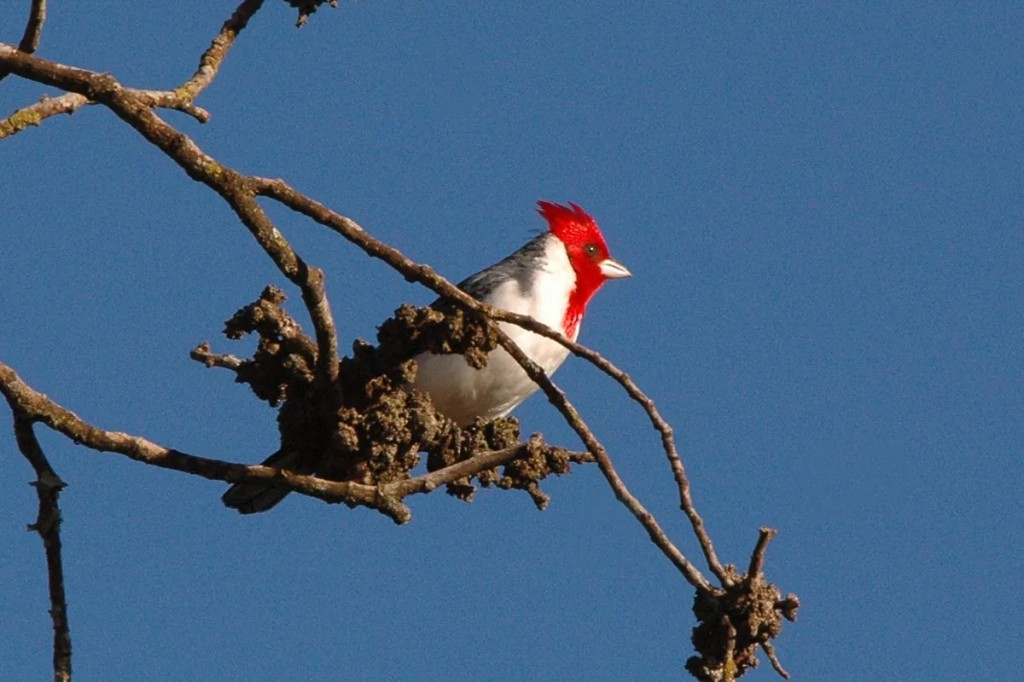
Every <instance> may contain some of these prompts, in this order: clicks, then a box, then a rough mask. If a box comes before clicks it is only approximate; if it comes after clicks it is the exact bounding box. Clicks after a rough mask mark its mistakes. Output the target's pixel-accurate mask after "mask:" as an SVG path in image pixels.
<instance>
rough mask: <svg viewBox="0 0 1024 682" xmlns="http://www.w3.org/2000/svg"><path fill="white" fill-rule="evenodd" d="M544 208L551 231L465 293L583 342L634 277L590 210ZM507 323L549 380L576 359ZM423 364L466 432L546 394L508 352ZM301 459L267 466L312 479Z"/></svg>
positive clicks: (468, 284) (248, 499)
mask: <svg viewBox="0 0 1024 682" xmlns="http://www.w3.org/2000/svg"><path fill="white" fill-rule="evenodd" d="M537 205H538V206H539V208H538V212H539V213H540V214H541V215H542V216H543V217H544V219H545V220H547V222H548V231H547V232H546V233H544V234H542V235H540V236H538V237H536V238H534V239H532V240H531V241H529V242H527V244H526V245H524V246H523V247H522V248H520V249H519V250H518V251H516V252H515V253H513V254H512V255H511V256H509V257H507V258H505V259H504V260H502V261H500V262H498V263H495V264H494V265H492V266H490V267H489V268H486V269H484V270H481V271H480V272H478V273H476V274H475V275H472V276H471V277H468V278H467V279H465V280H463V281H462V282H460V283H459V285H458V286H459V288H460V289H462V290H463V291H465V292H466V293H467V294H469V295H470V296H473V297H474V298H476V299H477V300H479V301H482V302H483V303H486V304H488V305H490V306H492V307H494V308H500V309H502V310H507V311H509V312H513V313H519V314H521V315H529V316H530V317H532V318H534V319H535V320H537V321H538V322H541V323H543V324H545V325H547V326H548V327H551V328H552V329H554V330H556V331H559V332H561V333H562V334H563V335H565V337H566V338H569V339H571V340H573V341H575V340H576V338H577V336H579V332H580V322H581V321H582V319H583V313H584V311H585V310H586V307H587V303H588V302H589V301H590V299H591V297H592V296H593V295H594V294H595V293H596V292H597V290H598V289H600V288H601V285H603V284H604V283H605V282H606V281H608V280H609V279H619V278H622V277H629V276H630V272H629V270H627V269H626V268H625V267H624V266H623V265H621V264H620V263H618V262H617V261H615V260H612V258H611V257H610V256H609V255H608V246H607V245H606V244H605V242H604V237H602V236H601V231H600V230H599V229H598V227H597V223H596V222H594V219H593V218H591V217H590V216H589V215H587V213H586V212H585V211H584V210H583V209H582V208H580V207H579V206H577V205H576V204H572V203H570V204H569V206H560V205H558V204H552V203H549V202H547V201H539V202H537ZM437 303H438V302H435V304H434V305H437ZM499 324H500V326H501V328H502V329H503V330H504V331H505V333H506V334H508V335H509V337H511V338H512V340H513V341H515V343H516V345H518V346H519V347H520V348H521V349H522V350H523V352H524V353H526V355H527V356H528V357H529V358H530V359H531V360H533V361H534V362H536V363H537V364H538V365H540V366H541V368H543V369H544V372H545V373H547V374H548V375H550V374H552V373H553V372H554V371H555V370H556V369H558V367H559V366H560V365H561V364H562V362H563V361H564V360H565V358H566V357H567V356H568V355H569V351H568V350H567V349H566V348H565V346H562V345H561V344H559V343H558V342H556V341H553V340H551V339H548V338H545V337H543V336H540V335H539V334H534V333H533V332H530V331H527V330H525V329H523V328H522V327H518V326H516V325H514V324H510V323H506V322H501V323H499ZM415 360H416V364H417V366H418V370H417V372H416V379H415V381H414V382H413V384H412V386H411V388H416V389H420V390H422V391H425V392H427V393H429V394H430V397H431V400H432V402H433V404H434V406H435V407H436V408H437V409H438V411H439V412H441V413H442V414H443V415H445V416H446V417H448V418H450V419H452V420H453V421H454V422H455V423H457V424H458V425H459V426H460V427H465V426H468V425H470V424H472V423H473V422H474V421H475V420H476V419H477V418H480V419H483V420H485V421H488V420H491V419H495V418H497V417H503V416H505V415H507V414H508V413H509V412H511V411H512V410H513V409H515V408H516V407H517V406H518V405H519V404H520V403H521V402H523V401H524V400H526V399H527V398H528V397H529V396H530V395H531V394H532V393H533V392H534V391H536V390H537V388H538V386H537V384H535V383H534V382H533V381H532V380H531V379H530V378H529V377H528V376H527V375H526V372H524V371H523V369H522V368H521V367H520V366H519V364H518V363H517V362H516V361H515V360H514V359H512V356H510V355H509V354H508V353H507V352H505V351H504V350H503V349H501V348H496V349H494V350H493V351H491V352H490V354H489V355H488V357H487V364H486V366H484V367H482V368H480V369H475V368H473V367H471V366H470V365H469V363H467V362H466V359H465V358H464V357H463V356H462V355H457V354H449V355H435V354H433V353H422V354H420V355H418V356H416V358H415ZM296 458H297V456H296V455H295V454H291V453H287V452H285V451H283V450H282V451H279V452H277V453H275V454H274V455H271V457H270V458H269V459H267V461H265V462H264V464H267V465H270V466H278V467H281V468H285V469H292V468H294V469H295V470H296V471H297V472H302V473H310V471H308V470H306V469H304V468H303V467H302V466H301V465H300V463H299V462H298V461H296ZM287 494H288V491H287V490H282V489H280V488H276V487H274V486H273V485H272V484H269V485H268V484H266V483H261V482H253V483H238V484H235V485H233V486H232V487H231V488H230V489H229V490H228V491H227V493H225V494H224V496H223V498H222V499H223V501H224V504H226V505H227V506H228V507H232V508H234V509H238V510H239V511H240V512H242V513H243V514H248V513H254V512H261V511H266V510H267V509H270V508H271V507H273V506H274V505H275V504H277V503H278V502H279V501H280V500H281V499H282V498H283V497H284V496H285V495H287Z"/></svg>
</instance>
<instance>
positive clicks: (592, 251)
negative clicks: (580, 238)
mask: <svg viewBox="0 0 1024 682" xmlns="http://www.w3.org/2000/svg"><path fill="white" fill-rule="evenodd" d="M583 252H584V253H585V254H587V255H588V256H590V257H591V258H593V257H594V256H596V255H597V244H587V245H586V246H584V247H583Z"/></svg>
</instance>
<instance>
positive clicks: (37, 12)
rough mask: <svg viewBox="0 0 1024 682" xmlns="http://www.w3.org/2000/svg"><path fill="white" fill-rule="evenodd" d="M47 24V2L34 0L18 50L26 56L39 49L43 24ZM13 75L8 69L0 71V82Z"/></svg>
mask: <svg viewBox="0 0 1024 682" xmlns="http://www.w3.org/2000/svg"><path fill="white" fill-rule="evenodd" d="M45 22H46V0H32V5H31V6H30V7H29V10H28V21H26V22H25V31H24V32H23V33H22V34H21V41H20V42H19V43H18V49H19V50H21V51H22V52H24V53H25V54H32V53H33V52H35V51H36V49H38V48H39V39H40V37H41V36H42V35H43V23H45ZM9 75H11V72H10V71H8V70H6V69H0V81H2V80H3V79H5V78H7V77H8V76H9Z"/></svg>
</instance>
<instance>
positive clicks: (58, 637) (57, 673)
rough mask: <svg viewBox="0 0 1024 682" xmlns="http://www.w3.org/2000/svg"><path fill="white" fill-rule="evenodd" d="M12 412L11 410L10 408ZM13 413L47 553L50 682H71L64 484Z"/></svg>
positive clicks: (24, 419) (25, 419)
mask: <svg viewBox="0 0 1024 682" xmlns="http://www.w3.org/2000/svg"><path fill="white" fill-rule="evenodd" d="M12 408H13V406H12ZM13 411H14V437H15V439H16V440H17V442H18V449H19V450H21V454H23V455H24V456H25V459H27V460H28V462H29V464H31V465H32V468H33V469H34V470H35V472H36V480H35V482H34V483H33V484H32V486H33V487H35V489H36V496H37V497H38V498H39V514H38V516H37V517H36V522H35V523H33V524H31V525H29V527H28V529H29V530H30V531H35V532H36V533H38V534H39V537H40V538H42V540H43V549H44V551H45V553H46V574H47V576H48V584H49V590H50V619H51V620H52V621H53V679H54V680H55V682H69V681H70V680H71V629H70V627H69V626H68V605H67V600H66V598H65V596H64V565H63V560H62V558H61V542H60V522H61V518H60V505H59V503H58V498H59V497H60V491H61V490H62V489H63V488H64V481H62V480H61V479H60V476H58V475H57V473H56V472H55V471H54V470H53V468H52V467H51V466H50V462H49V461H47V459H46V455H45V454H44V453H43V449H42V447H40V445H39V441H38V439H36V434H35V432H34V431H33V428H32V421H33V420H32V418H31V417H30V416H29V415H27V414H25V413H24V412H23V411H20V410H16V409H15V410H13Z"/></svg>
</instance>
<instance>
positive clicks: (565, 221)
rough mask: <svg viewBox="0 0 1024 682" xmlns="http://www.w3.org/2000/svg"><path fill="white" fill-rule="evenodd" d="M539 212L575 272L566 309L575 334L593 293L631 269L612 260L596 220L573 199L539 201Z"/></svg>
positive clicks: (567, 326)
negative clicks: (564, 201) (560, 203)
mask: <svg viewBox="0 0 1024 682" xmlns="http://www.w3.org/2000/svg"><path fill="white" fill-rule="evenodd" d="M537 206H538V207H539V208H538V209H537V212H538V213H540V214H541V215H542V216H544V219H545V220H547V221H548V226H549V229H550V231H551V234H553V235H554V236H556V237H558V238H559V239H560V240H561V241H562V243H563V244H565V250H566V252H567V253H568V255H569V263H571V264H572V268H573V270H575V272H576V289H575V290H574V291H573V292H572V295H571V296H570V298H569V308H568V310H566V313H565V321H564V327H565V333H566V336H568V337H569V338H575V336H576V331H577V327H578V325H579V321H580V318H581V317H583V311H584V309H585V308H586V306H587V302H588V301H589V300H590V298H591V296H593V295H594V293H595V292H596V291H597V290H598V289H600V288H601V285H602V284H604V283H605V282H606V281H608V280H609V279H617V278H619V277H629V276H630V273H629V270H627V269H626V268H624V267H623V266H622V265H620V264H619V263H617V262H616V261H614V260H612V258H611V256H609V254H608V245H607V244H605V242H604V237H603V236H602V235H601V230H600V229H598V227H597V223H596V222H595V221H594V219H593V218H591V217H590V216H589V215H588V214H587V212H586V211H584V210H583V209H582V208H580V207H579V206H577V205H576V204H574V203H571V202H570V203H569V205H568V206H561V205H559V204H552V203H550V202H547V201H538V202H537Z"/></svg>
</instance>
